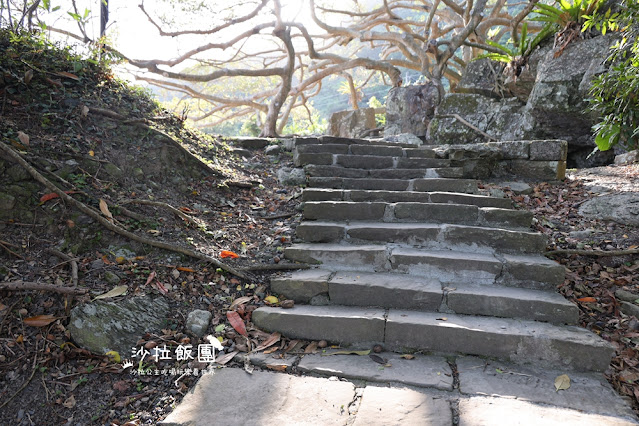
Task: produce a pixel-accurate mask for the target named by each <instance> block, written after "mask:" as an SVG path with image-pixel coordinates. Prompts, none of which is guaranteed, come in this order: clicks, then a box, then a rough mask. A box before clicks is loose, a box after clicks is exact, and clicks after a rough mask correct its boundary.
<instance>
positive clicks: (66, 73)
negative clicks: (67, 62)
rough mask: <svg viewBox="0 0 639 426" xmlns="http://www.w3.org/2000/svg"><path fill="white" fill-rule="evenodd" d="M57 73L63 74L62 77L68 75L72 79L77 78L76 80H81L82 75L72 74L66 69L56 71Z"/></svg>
mask: <svg viewBox="0 0 639 426" xmlns="http://www.w3.org/2000/svg"><path fill="white" fill-rule="evenodd" d="M56 74H57V75H59V76H61V77H66V78H70V79H71V80H75V81H80V77H78V76H77V75H75V74H71V73H70V72H66V71H59V72H57V73H56Z"/></svg>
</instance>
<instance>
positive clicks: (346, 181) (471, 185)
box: [308, 177, 478, 194]
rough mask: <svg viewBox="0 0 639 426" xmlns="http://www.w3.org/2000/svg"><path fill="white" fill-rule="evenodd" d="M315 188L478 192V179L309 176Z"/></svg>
mask: <svg viewBox="0 0 639 426" xmlns="http://www.w3.org/2000/svg"><path fill="white" fill-rule="evenodd" d="M308 184H309V186H310V187H313V188H333V189H362V190H382V191H417V192H435V191H439V192H459V193H466V194H475V193H477V191H478V190H477V181H476V180H473V179H445V178H428V179H365V178H342V177H309V178H308Z"/></svg>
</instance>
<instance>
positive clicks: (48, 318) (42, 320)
mask: <svg viewBox="0 0 639 426" xmlns="http://www.w3.org/2000/svg"><path fill="white" fill-rule="evenodd" d="M56 319H58V317H54V316H53V315H36V316H34V317H29V318H25V319H24V323H25V325H28V326H31V327H45V326H47V325H49V324H51V323H52V322H53V321H55V320H56Z"/></svg>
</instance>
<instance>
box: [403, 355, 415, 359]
mask: <svg viewBox="0 0 639 426" xmlns="http://www.w3.org/2000/svg"><path fill="white" fill-rule="evenodd" d="M400 358H404V359H415V355H411V354H404V355H402V356H400Z"/></svg>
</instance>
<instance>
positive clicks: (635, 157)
mask: <svg viewBox="0 0 639 426" xmlns="http://www.w3.org/2000/svg"><path fill="white" fill-rule="evenodd" d="M637 162H639V149H635V150H634V151H630V152H626V153H625V154H619V155H617V156H616V157H615V164H617V165H619V166H623V165H626V164H632V163H637Z"/></svg>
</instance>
